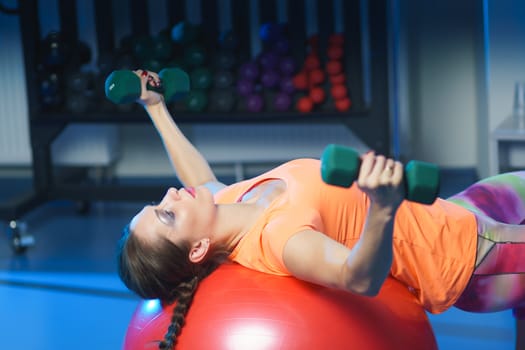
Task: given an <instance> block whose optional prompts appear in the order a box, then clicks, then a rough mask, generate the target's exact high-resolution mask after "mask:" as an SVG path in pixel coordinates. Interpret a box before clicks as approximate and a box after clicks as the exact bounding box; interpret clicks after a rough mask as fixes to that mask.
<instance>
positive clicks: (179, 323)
mask: <svg viewBox="0 0 525 350" xmlns="http://www.w3.org/2000/svg"><path fill="white" fill-rule="evenodd" d="M218 265H219V264H210V266H209V267H208V268H207V269H205V270H203V271H201V273H200V274H198V275H196V276H194V277H193V278H191V279H190V280H189V281H187V282H182V283H180V284H179V286H178V287H177V288H176V289H175V290H174V291H173V300H172V301H175V300H176V301H177V304H176V305H175V307H174V308H173V315H172V316H171V323H170V325H169V327H168V331H167V333H166V335H165V336H164V340H162V341H161V342H160V343H159V349H160V350H172V349H174V347H175V344H176V343H177V336H178V335H179V333H180V331H181V330H182V327H183V326H184V323H185V318H186V314H187V313H188V310H189V309H190V306H191V303H192V301H193V296H194V295H195V291H196V290H197V287H198V285H199V282H200V281H201V280H203V279H204V278H205V277H206V276H208V275H209V274H210V273H212V272H213V270H215V269H216V268H217V267H218Z"/></svg>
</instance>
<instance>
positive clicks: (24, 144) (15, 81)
mask: <svg viewBox="0 0 525 350" xmlns="http://www.w3.org/2000/svg"><path fill="white" fill-rule="evenodd" d="M0 50H1V54H0V86H1V90H0V165H16V166H18V165H28V164H30V163H31V148H30V142H29V126H28V118H27V115H28V114H27V99H26V93H25V91H26V84H25V75H24V65H23V55H22V47H21V41H20V31H19V24H18V17H17V16H8V15H5V14H0Z"/></svg>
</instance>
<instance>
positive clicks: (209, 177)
mask: <svg viewBox="0 0 525 350" xmlns="http://www.w3.org/2000/svg"><path fill="white" fill-rule="evenodd" d="M142 72H143V71H141V70H139V71H136V72H135V73H136V74H137V75H138V76H139V77H140V78H141V81H142V85H143V86H142V95H141V97H140V101H138V102H139V103H140V104H142V105H143V106H144V109H145V110H146V112H147V113H148V115H149V117H150V119H151V121H152V122H153V125H154V126H155V129H156V130H157V132H158V133H159V135H160V138H161V140H162V143H163V144H164V148H165V150H166V152H167V153H168V157H169V159H170V161H171V164H172V166H173V168H174V170H175V173H176V175H177V177H178V179H179V180H180V181H181V182H182V184H183V185H184V186H187V187H189V186H193V187H195V186H199V185H206V186H208V187H209V188H210V190H212V192H216V191H217V190H220V189H221V188H223V187H224V186H225V185H224V184H222V183H220V182H219V181H218V180H217V178H216V176H215V174H214V173H213V171H212V169H211V167H210V165H209V163H208V161H207V160H206V159H205V158H204V156H203V155H202V154H201V153H200V152H199V151H198V150H197V148H196V147H195V146H194V145H193V144H192V143H191V142H190V141H189V140H188V139H187V138H186V136H185V135H184V134H183V133H182V131H181V130H180V128H179V127H178V126H177V124H176V123H175V121H174V120H173V118H172V116H171V114H170V112H169V111H168V108H167V107H166V104H165V102H164V99H163V97H162V96H161V95H160V94H158V93H156V92H153V91H150V90H147V89H146V84H148V76H147V75H145V74H141V73H142ZM148 73H149V74H150V75H152V76H153V77H154V78H155V79H158V76H157V75H156V74H155V73H151V72H148ZM149 79H151V78H149Z"/></svg>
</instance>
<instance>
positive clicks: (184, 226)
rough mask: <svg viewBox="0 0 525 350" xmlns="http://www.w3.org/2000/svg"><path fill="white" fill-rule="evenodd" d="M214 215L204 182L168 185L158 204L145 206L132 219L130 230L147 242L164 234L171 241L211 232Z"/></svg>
mask: <svg viewBox="0 0 525 350" xmlns="http://www.w3.org/2000/svg"><path fill="white" fill-rule="evenodd" d="M215 215H216V205H215V202H214V200H213V195H212V193H211V192H210V191H209V190H208V189H207V188H206V187H204V186H198V187H195V188H181V189H179V190H177V189H175V188H173V187H172V188H169V189H168V191H167V192H166V194H165V195H164V197H163V198H162V201H161V202H160V203H159V204H157V205H147V206H145V207H144V208H143V209H142V210H141V211H140V212H139V213H138V214H137V215H136V216H135V217H134V218H133V219H132V220H131V224H130V229H131V230H132V232H133V234H136V235H139V236H140V237H141V238H143V239H145V240H148V241H150V242H152V241H154V240H156V239H158V238H160V237H164V238H166V239H168V240H170V241H171V242H173V243H174V244H178V243H180V242H182V241H188V242H190V243H192V242H194V241H197V240H199V239H202V238H208V237H210V235H211V229H212V227H213V224H214V220H215Z"/></svg>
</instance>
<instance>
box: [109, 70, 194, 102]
mask: <svg viewBox="0 0 525 350" xmlns="http://www.w3.org/2000/svg"><path fill="white" fill-rule="evenodd" d="M159 78H160V81H161V83H160V84H159V85H152V84H146V89H148V90H151V91H155V92H158V93H160V94H163V95H164V99H165V101H166V102H167V103H171V102H174V101H178V100H181V99H183V98H184V97H186V95H187V94H188V92H189V91H190V79H189V76H188V74H187V73H186V72H184V71H183V70H181V69H179V68H166V69H163V70H161V71H160V72H159ZM105 92H106V97H107V98H108V99H109V100H110V101H112V102H113V103H116V104H122V103H132V102H135V101H136V100H137V99H138V98H139V97H140V95H141V82H140V78H139V77H138V76H137V75H136V74H135V73H134V72H132V71H130V70H116V71H113V72H112V73H111V74H110V75H109V76H108V77H107V78H106V82H105Z"/></svg>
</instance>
